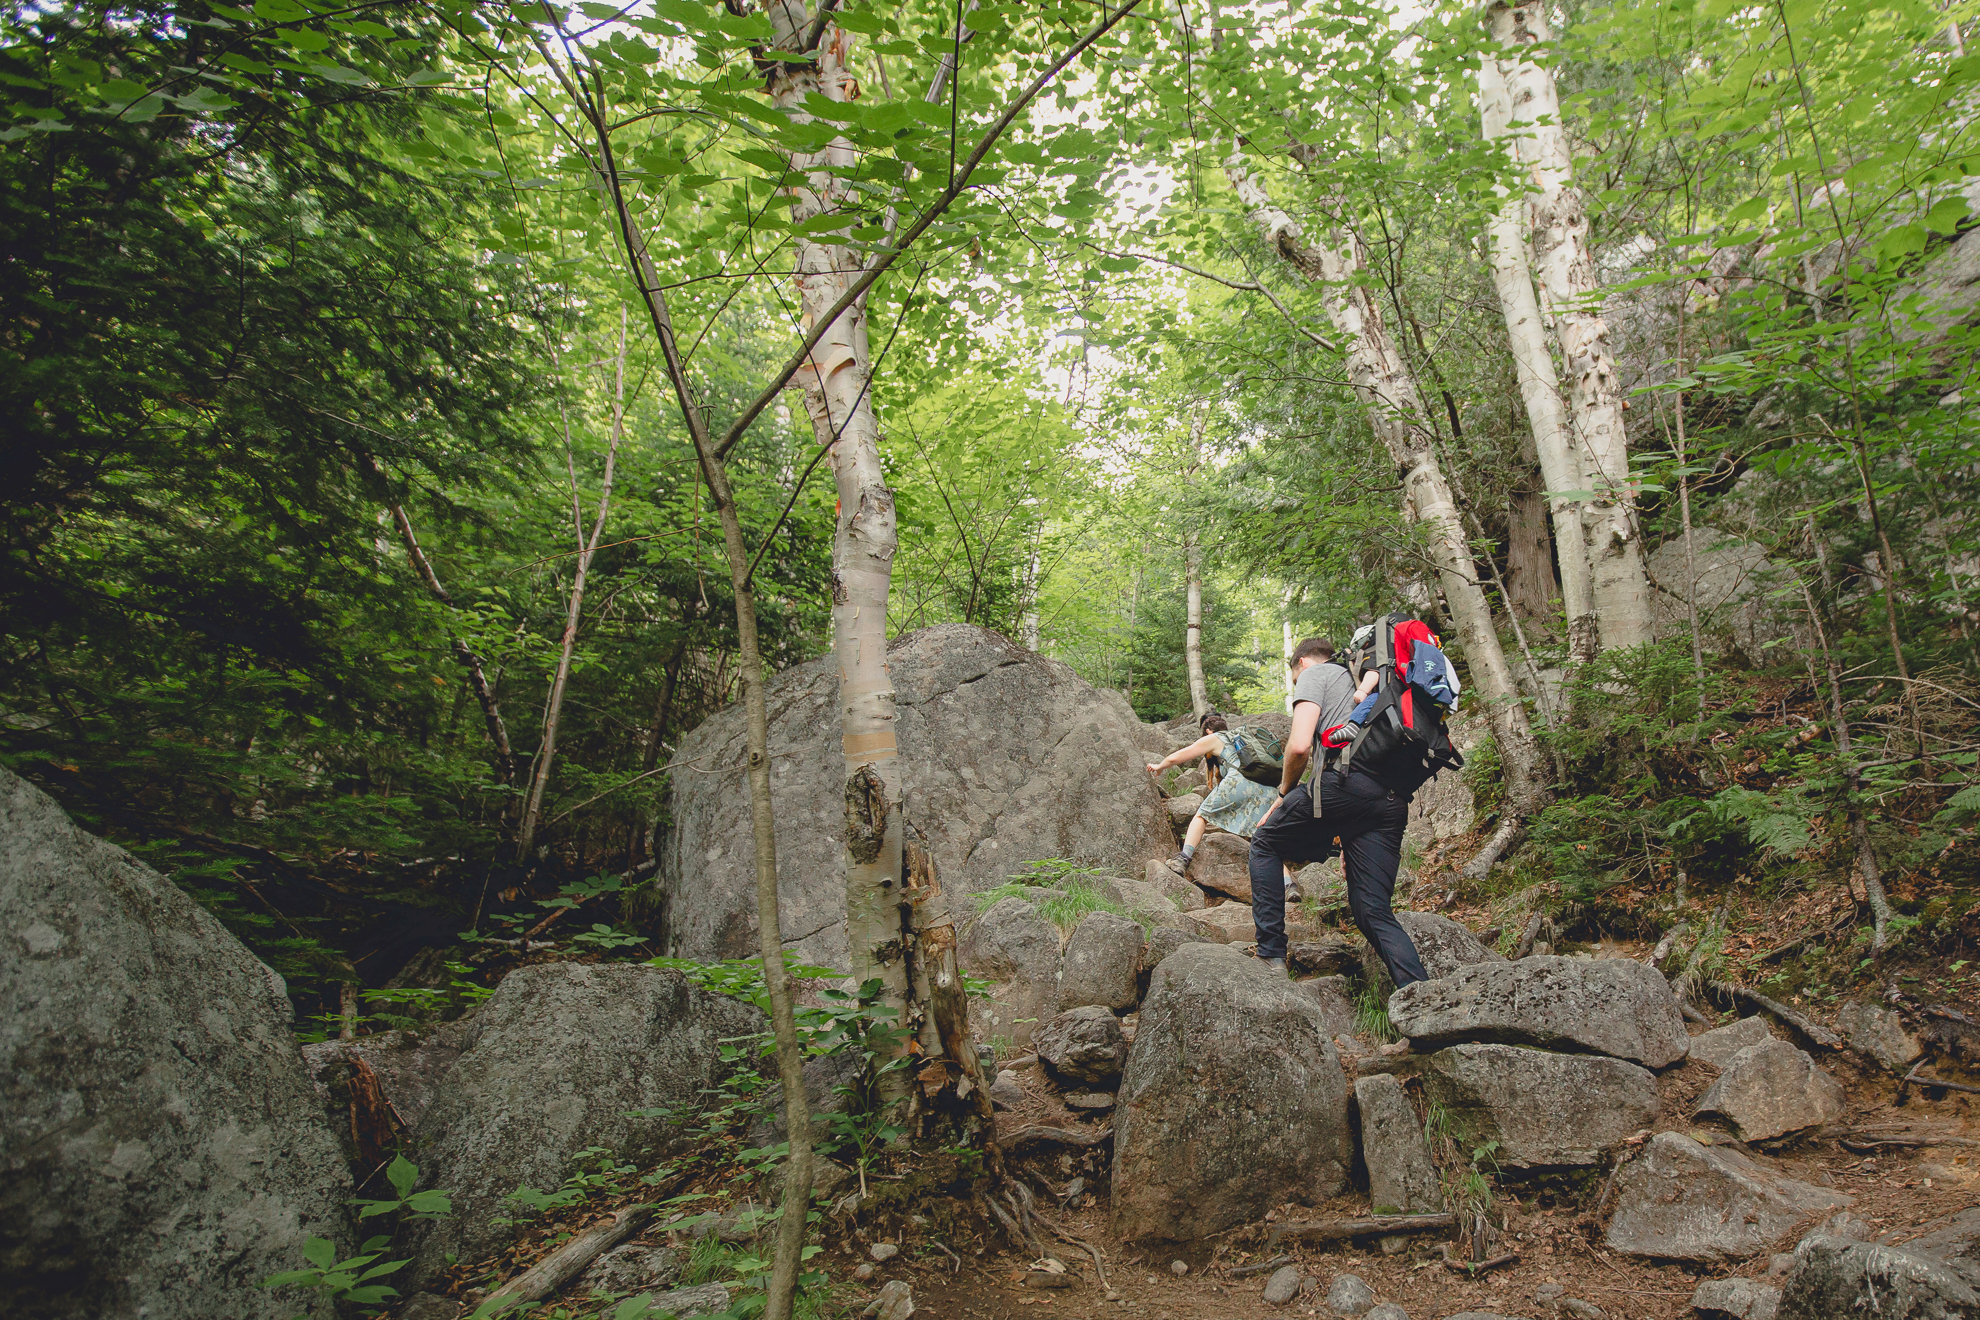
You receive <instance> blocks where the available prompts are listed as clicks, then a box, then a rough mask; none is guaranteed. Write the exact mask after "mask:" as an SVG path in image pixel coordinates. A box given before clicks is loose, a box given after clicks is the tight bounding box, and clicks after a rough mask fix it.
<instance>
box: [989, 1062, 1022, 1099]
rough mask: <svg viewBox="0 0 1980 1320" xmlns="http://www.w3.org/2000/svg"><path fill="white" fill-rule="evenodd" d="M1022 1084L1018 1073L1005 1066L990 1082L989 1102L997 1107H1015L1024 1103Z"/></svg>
mask: <svg viewBox="0 0 1980 1320" xmlns="http://www.w3.org/2000/svg"><path fill="white" fill-rule="evenodd" d="M1024 1099H1025V1096H1024V1086H1023V1085H1022V1084H1021V1083H1020V1082H1019V1081H1018V1075H1017V1074H1016V1073H1014V1072H1012V1071H1011V1070H1010V1069H1008V1068H1006V1069H1005V1070H1004V1071H1002V1072H1000V1073H998V1074H997V1080H996V1081H994V1082H992V1083H990V1103H991V1104H992V1105H994V1106H996V1107H997V1108H998V1109H1016V1108H1017V1107H1018V1106H1019V1105H1021V1104H1023V1103H1024Z"/></svg>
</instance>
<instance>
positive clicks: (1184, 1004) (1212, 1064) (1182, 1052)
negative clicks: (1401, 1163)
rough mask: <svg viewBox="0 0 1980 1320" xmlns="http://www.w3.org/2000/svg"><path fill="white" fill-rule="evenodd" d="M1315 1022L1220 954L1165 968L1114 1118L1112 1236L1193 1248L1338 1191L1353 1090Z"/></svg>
mask: <svg viewBox="0 0 1980 1320" xmlns="http://www.w3.org/2000/svg"><path fill="white" fill-rule="evenodd" d="M1320 1019H1321V1014H1320V1011H1319V1009H1318V1008H1317V1007H1316V1006H1315V1005H1314V1004H1313V1002H1312V1001H1311V1000H1310V999H1308V998H1307V997H1305V996H1304V995H1302V994H1300V993H1299V991H1298V989H1297V988H1296V987H1295V986H1294V985H1293V984H1292V982H1290V981H1288V980H1287V979H1286V978H1285V975H1284V974H1283V973H1279V972H1274V971H1272V970H1271V969H1270V968H1268V967H1266V966H1265V965H1264V964H1263V963H1261V962H1259V961H1258V960H1257V959H1255V958H1247V957H1245V956H1244V955H1243V954H1241V953H1239V952H1238V951H1237V950H1236V949H1233V948H1231V947H1229V946H1228V945H1215V944H1191V945H1188V946H1186V947H1184V948H1181V949H1178V950H1176V952H1174V953H1172V954H1170V955H1169V956H1168V957H1167V958H1165V959H1164V960H1163V961H1162V965H1161V966H1160V967H1157V968H1156V969H1155V975H1154V976H1153V978H1152V979H1151V980H1150V982H1149V987H1148V996H1147V998H1146V999H1144V1000H1143V1001H1142V1007H1141V1022H1140V1026H1139V1029H1138V1030H1137V1031H1136V1032H1135V1038H1134V1048H1133V1050H1132V1051H1131V1052H1130V1054H1129V1055H1128V1063H1127V1071H1126V1074H1125V1076H1124V1077H1123V1080H1122V1084H1121V1091H1120V1096H1119V1107H1117V1108H1116V1109H1115V1111H1114V1168H1113V1218H1112V1228H1113V1231H1114V1233H1115V1234H1116V1235H1117V1236H1119V1237H1122V1238H1126V1239H1129V1240H1146V1239H1174V1240H1195V1239H1197V1238H1201V1237H1205V1236H1207V1235H1209V1234H1211V1233H1216V1232H1220V1231H1221V1230H1223V1229H1226V1228H1229V1227H1231V1226H1232V1225H1234V1224H1240V1223H1245V1222H1247V1221H1250V1220H1253V1219H1257V1218H1260V1217H1261V1216H1263V1215H1264V1213H1265V1211H1266V1210H1268V1209H1270V1208H1272V1207H1273V1206H1276V1205H1278V1204H1280V1203H1281V1202H1285V1201H1295V1202H1299V1203H1302V1204H1308V1205H1312V1204H1317V1203H1318V1202H1319V1201H1321V1200H1323V1199H1325V1198H1326V1197H1329V1196H1332V1195H1334V1194H1335V1193H1337V1192H1339V1191H1340V1190H1341V1188H1342V1187H1344V1186H1345V1185H1346V1182H1347V1172H1348V1166H1349V1164H1350V1162H1351V1161H1352V1159H1353V1156H1354V1146H1353V1138H1352V1135H1351V1133H1350V1132H1349V1130H1348V1121H1347V1120H1348V1115H1347V1079H1346V1077H1345V1076H1343V1075H1342V1072H1341V1064H1340V1058H1339V1056H1338V1055H1336V1054H1335V1052H1334V1047H1333V1045H1332V1043H1331V1042H1330V1041H1329V1040H1328V1039H1327V1036H1326V1033H1325V1030H1324V1028H1323V1026H1322V1023H1321V1020H1320Z"/></svg>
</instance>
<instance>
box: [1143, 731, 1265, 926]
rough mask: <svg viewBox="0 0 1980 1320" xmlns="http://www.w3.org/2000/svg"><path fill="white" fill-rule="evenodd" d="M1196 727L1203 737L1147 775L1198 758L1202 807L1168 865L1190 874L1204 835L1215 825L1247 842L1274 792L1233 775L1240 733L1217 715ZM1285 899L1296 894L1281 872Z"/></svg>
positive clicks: (1239, 751) (1240, 751)
mask: <svg viewBox="0 0 1980 1320" xmlns="http://www.w3.org/2000/svg"><path fill="white" fill-rule="evenodd" d="M1197 728H1198V729H1199V730H1200V731H1201V732H1202V734H1203V736H1202V737H1201V738H1198V739H1197V740H1196V741H1195V742H1193V743H1191V744H1190V745H1189V746H1187V747H1184V748H1181V749H1179V750H1177V751H1173V752H1170V753H1169V754H1168V755H1167V756H1165V757H1163V758H1162V759H1161V761H1159V762H1157V763H1155V764H1153V765H1150V766H1149V767H1148V772H1149V773H1150V774H1155V775H1159V774H1161V773H1162V772H1163V771H1164V770H1167V769H1168V768H1169V767H1170V766H1176V765H1187V764H1188V763H1189V762H1191V761H1194V760H1197V759H1198V758H1199V757H1200V758H1202V759H1203V775H1204V780H1205V783H1206V787H1205V789H1204V793H1203V805H1202V806H1200V807H1198V808H1197V809H1196V814H1195V815H1194V816H1192V817H1190V821H1189V828H1188V829H1187V830H1185V831H1184V832H1183V845H1182V850H1181V851H1180V852H1178V853H1177V854H1176V855H1175V856H1174V857H1171V858H1170V859H1169V865H1170V866H1171V867H1172V868H1174V869H1175V870H1176V871H1177V872H1178V873H1180V874H1182V875H1184V876H1187V875H1188V874H1189V863H1190V859H1191V858H1193V857H1195V856H1196V847H1197V845H1198V844H1200V843H1202V842H1203V831H1204V830H1205V829H1206V828H1207V827H1209V826H1212V825H1214V826H1216V827H1217V828H1218V829H1220V830H1223V831H1224V832H1225V833H1227V834H1235V835H1237V836H1238V837H1239V838H1243V839H1248V838H1250V837H1251V832H1252V831H1253V830H1255V829H1257V828H1258V822H1259V821H1260V820H1261V819H1263V818H1264V815H1265V813H1266V812H1267V811H1269V810H1271V807H1272V802H1273V800H1274V798H1275V797H1276V793H1275V791H1274V789H1273V788H1272V786H1271V785H1269V784H1261V783H1258V782H1257V781H1256V780H1252V779H1246V778H1245V777H1244V776H1243V775H1241V774H1239V773H1238V765H1239V763H1240V762H1241V760H1242V758H1243V748H1242V746H1241V745H1240V741H1239V740H1240V738H1241V736H1242V731H1241V730H1240V731H1238V732H1233V731H1232V730H1231V727H1230V724H1229V722H1228V721H1227V720H1225V719H1224V717H1223V716H1222V715H1219V714H1218V713H1217V712H1216V711H1214V710H1213V711H1211V712H1209V713H1208V714H1206V715H1205V716H1204V717H1203V719H1202V720H1201V721H1200V722H1199V723H1198V725H1197ZM1286 897H1287V899H1288V901H1293V902H1296V901H1298V899H1299V889H1298V887H1297V886H1296V885H1295V884H1294V883H1293V873H1292V871H1291V870H1290V869H1289V870H1287V871H1286Z"/></svg>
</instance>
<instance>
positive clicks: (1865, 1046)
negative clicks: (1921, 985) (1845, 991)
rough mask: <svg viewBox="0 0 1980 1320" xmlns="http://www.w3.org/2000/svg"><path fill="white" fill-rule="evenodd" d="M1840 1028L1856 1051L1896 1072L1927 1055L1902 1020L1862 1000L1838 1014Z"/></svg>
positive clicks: (1845, 1005) (1843, 1007)
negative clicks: (1905, 1027)
mask: <svg viewBox="0 0 1980 1320" xmlns="http://www.w3.org/2000/svg"><path fill="white" fill-rule="evenodd" d="M1836 1026H1837V1027H1838V1028H1839V1029H1841V1031H1842V1034H1843V1036H1844V1038H1845V1039H1847V1040H1848V1041H1849V1043H1850V1045H1851V1047H1852V1048H1854V1049H1856V1050H1857V1051H1859V1052H1861V1053H1863V1054H1867V1055H1869V1056H1870V1057H1871V1058H1873V1059H1875V1060H1876V1061H1877V1062H1878V1063H1881V1064H1883V1065H1884V1067H1886V1068H1888V1069H1890V1070H1891V1071H1892V1072H1894V1073H1901V1072H1903V1071H1904V1070H1905V1069H1907V1068H1909V1067H1910V1066H1911V1065H1912V1063H1913V1062H1915V1061H1916V1060H1917V1059H1918V1057H1919V1056H1920V1055H1922V1054H1924V1053H1925V1047H1924V1046H1923V1045H1921V1044H1919V1043H1918V1039H1917V1037H1915V1036H1913V1035H1912V1034H1911V1033H1910V1032H1908V1031H1906V1030H1905V1029H1904V1020H1903V1019H1902V1018H1900V1017H1899V1016H1898V1015H1897V1014H1895V1013H1893V1012H1891V1011H1890V1010H1889V1009H1887V1008H1879V1007H1877V1006H1876V1005H1875V1004H1866V1003H1864V1002H1863V1001H1862V1000H1854V999H1853V1000H1851V1001H1850V1002H1849V1003H1847V1004H1844V1005H1843V1006H1842V1010H1841V1011H1840V1012H1838V1013H1837V1014H1836Z"/></svg>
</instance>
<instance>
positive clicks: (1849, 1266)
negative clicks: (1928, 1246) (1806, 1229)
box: [1777, 1234, 1980, 1320]
mask: <svg viewBox="0 0 1980 1320" xmlns="http://www.w3.org/2000/svg"><path fill="white" fill-rule="evenodd" d="M1794 1254H1795V1267H1794V1273H1793V1274H1790V1275H1789V1276H1788V1280H1787V1285H1786V1286H1785V1287H1783V1288H1782V1289H1781V1304H1780V1310H1779V1312H1778V1313H1777V1314H1778V1316H1779V1320H1832V1317H1836V1316H1850V1317H1857V1316H1863V1317H1868V1318H1871V1320H1972V1317H1974V1316H1976V1315H1980V1291H1976V1290H1975V1288H1974V1284H1973V1280H1971V1279H1969V1278H1963V1277H1961V1275H1960V1274H1959V1272H1957V1271H1956V1270H1954V1269H1953V1268H1952V1267H1951V1266H1950V1265H1948V1264H1947V1263H1946V1262H1945V1261H1943V1260H1940V1259H1938V1258H1936V1257H1934V1256H1931V1255H1928V1254H1926V1253H1925V1252H1921V1251H1908V1250H1905V1249H1903V1248H1900V1247H1886V1246H1880V1245H1879V1244H1877V1243H1874V1242H1852V1241H1850V1240H1849V1239H1848V1238H1840V1237H1831V1236H1829V1235H1827V1234H1817V1235H1815V1236H1813V1237H1810V1238H1807V1239H1805V1240H1804V1241H1803V1242H1802V1243H1801V1245H1800V1246H1799V1247H1797V1248H1796V1249H1795V1253H1794Z"/></svg>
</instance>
